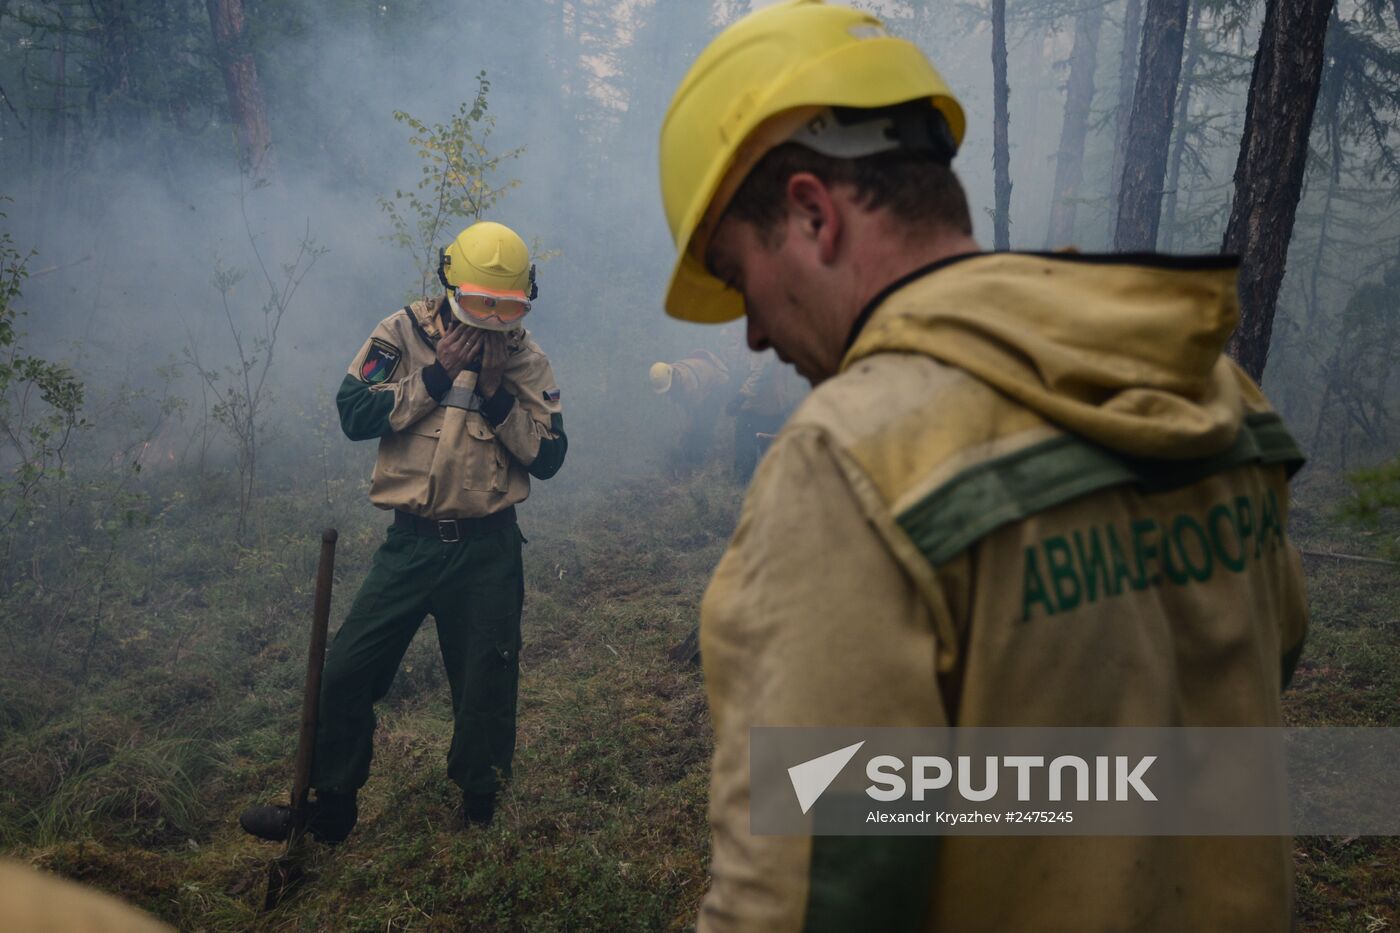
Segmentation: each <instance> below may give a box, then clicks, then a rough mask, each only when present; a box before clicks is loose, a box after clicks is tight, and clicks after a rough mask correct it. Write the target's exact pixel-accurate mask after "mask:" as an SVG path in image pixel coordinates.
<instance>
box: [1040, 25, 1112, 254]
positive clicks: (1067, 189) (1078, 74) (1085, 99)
mask: <svg viewBox="0 0 1400 933" xmlns="http://www.w3.org/2000/svg"><path fill="white" fill-rule="evenodd" d="M1102 26H1103V7H1102V6H1099V5H1097V4H1095V5H1093V6H1091V7H1089V8H1088V9H1087V10H1085V11H1084V12H1083V13H1081V14H1080V15H1079V19H1078V21H1077V23H1076V25H1075V29H1074V49H1073V51H1071V52H1070V56H1069V80H1068V82H1067V83H1066V85H1065V122H1064V125H1063V127H1061V129H1060V151H1059V152H1058V153H1057V154H1056V156H1055V193H1054V196H1053V197H1054V200H1053V201H1052V202H1051V207H1050V229H1049V230H1048V231H1047V232H1046V235H1045V248H1046V249H1054V248H1055V247H1057V246H1065V245H1068V244H1070V243H1072V242H1074V215H1075V208H1076V206H1077V202H1078V199H1079V198H1080V196H1081V192H1080V190H1079V185H1080V183H1081V182H1082V181H1083V180H1084V139H1085V137H1087V136H1088V134H1089V110H1090V109H1091V108H1092V107H1093V104H1094V71H1095V70H1096V69H1097V68H1098V66H1099V29H1100V27H1102Z"/></svg>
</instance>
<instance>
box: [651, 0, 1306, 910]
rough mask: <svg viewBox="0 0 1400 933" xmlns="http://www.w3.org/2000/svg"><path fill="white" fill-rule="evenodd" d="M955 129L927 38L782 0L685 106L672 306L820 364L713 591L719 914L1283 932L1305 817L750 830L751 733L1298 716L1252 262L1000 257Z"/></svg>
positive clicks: (1277, 440) (1295, 651)
mask: <svg viewBox="0 0 1400 933" xmlns="http://www.w3.org/2000/svg"><path fill="white" fill-rule="evenodd" d="M964 126H965V118H964V114H963V110H962V107H961V106H960V105H959V103H958V102H957V100H956V99H955V98H954V97H953V94H952V91H951V90H950V89H949V88H948V86H947V85H946V84H945V83H944V81H943V79H942V78H941V77H940V76H939V75H938V73H937V72H936V71H935V70H934V69H933V67H932V66H931V65H930V63H929V62H928V60H927V59H926V58H925V57H924V55H923V54H922V53H921V52H920V51H919V49H918V48H917V47H916V46H914V45H913V44H912V43H909V42H906V41H903V40H901V39H899V38H896V37H894V36H892V35H890V33H889V32H888V31H887V30H886V29H885V27H884V26H883V25H882V24H881V23H880V21H879V20H877V19H875V18H874V17H873V16H870V15H868V14H865V13H861V12H858V11H855V10H851V9H848V8H845V7H841V6H835V5H828V4H825V3H821V2H817V0H789V2H784V3H778V4H774V5H771V6H768V7H765V8H764V9H761V10H759V11H757V12H754V13H751V14H749V15H748V16H746V17H744V18H743V19H742V20H740V21H739V22H737V23H735V24H734V25H732V26H730V27H729V28H728V29H726V30H725V31H724V32H723V33H721V34H720V35H719V37H718V38H716V39H715V40H714V41H713V42H712V43H711V44H710V45H709V46H708V47H707V48H706V49H705V50H704V51H703V52H702V53H701V54H700V57H699V58H698V59H697V61H696V62H695V64H694V66H693V67H692V68H691V70H690V72H689V74H687V75H686V77H685V79H684V80H683V81H682V83H681V86H680V88H679V89H678V90H677V92H676V95H675V97H674V99H673V100H672V103H671V106H670V109H669V111H668V113H667V115H666V120H665V123H664V125H663V127H662V131H661V145H660V152H661V185H662V195H663V200H664V203H665V209H666V215H667V220H668V223H669V224H670V228H671V233H672V236H673V237H674V239H675V242H676V246H677V249H678V257H677V261H676V265H675V269H674V271H673V274H672V278H671V282H670V286H669V290H668V295H667V299H666V309H667V311H668V313H670V314H671V315H672V316H675V317H679V318H682V319H686V320H692V321H699V322H709V323H722V322H724V321H729V320H734V319H737V318H739V317H741V316H744V317H746V319H747V326H748V342H749V346H750V348H751V349H753V350H754V351H762V350H764V349H767V348H769V347H772V348H774V349H775V350H776V351H777V354H778V356H779V357H780V358H782V359H783V360H784V361H786V362H790V363H792V364H794V365H795V366H796V368H797V370H798V371H799V372H800V373H801V374H802V375H804V376H805V377H806V378H807V379H808V380H809V381H810V382H811V383H812V384H813V386H814V387H815V388H814V390H813V392H812V393H811V395H809V396H808V397H807V399H806V400H805V401H804V402H803V403H802V405H801V406H800V407H799V408H798V410H797V411H796V412H795V413H794V414H793V416H792V418H791V419H789V421H788V423H787V424H786V425H785V426H784V427H783V429H782V431H781V433H780V434H779V435H778V438H777V440H776V441H775V442H774V443H773V446H772V448H771V449H770V450H769V451H768V453H767V454H766V455H765V456H764V458H763V462H762V463H761V464H760V465H759V467H758V470H757V472H756V473H755V475H754V479H753V484H752V486H751V488H750V490H749V493H748V498H747V500H746V502H745V503H744V508H743V511H742V513H741V516H740V519H739V526H738V528H737V530H736V531H735V533H734V537H733V539H732V540H731V542H730V545H729V549H728V551H727V552H726V553H725V555H724V557H723V558H722V559H721V561H720V563H719V565H718V567H717V568H716V570H715V573H714V577H713V579H712V580H711V583H710V586H709V589H708V590H707V592H706V594H705V598H704V601H703V604H702V606H701V623H700V629H701V634H700V644H701V648H702V663H703V665H704V673H705V684H706V690H707V693H708V699H709V704H710V711H711V714H712V719H713V724H714V734H715V754H714V760H713V764H712V769H711V783H710V795H709V807H710V823H711V830H712V854H711V861H710V870H711V874H712V881H711V884H710V888H709V890H708V892H707V893H706V895H705V897H704V901H703V903H702V906H701V913H700V918H699V928H700V931H701V933H716V931H721V930H754V931H765V933H771V931H787V930H799V929H830V930H881V931H893V930H956V931H959V933H966V931H980V930H986V931H1022V930H1036V931H1051V930H1063V931H1075V933H1079V931H1088V930H1117V929H1122V930H1137V931H1163V933H1167V931H1183V930H1287V929H1288V928H1289V926H1290V923H1291V914H1292V909H1291V905H1292V861H1291V859H1292V845H1291V840H1290V839H1288V838H1286V837H1285V838H1278V837H1209V838H1185V837H1170V836H1154V837H1127V836H1119V837H1084V838H1074V837H1068V836H1059V837H1055V836H1040V837H1009V836H1008V837H1001V838H996V837H974V836H949V837H944V838H941V839H938V840H934V839H932V838H928V837H923V838H919V837H898V836H858V837H827V836H796V835H789V836H768V835H755V834H753V833H752V832H751V831H750V823H749V817H750V814H749V802H750V791H751V788H750V770H749V765H750V758H749V755H750V746H749V741H750V729H751V727H754V726H799V727H801V726H826V727H834V726H858V727H872V726H886V727H889V726H893V727H920V726H923V727H938V726H960V727H962V726H984V727H1000V726H1034V727H1066V726H1095V727H1120V726H1278V725H1279V724H1280V722H1281V719H1282V711H1281V701H1280V693H1281V691H1282V689H1283V687H1284V686H1285V685H1286V684H1287V682H1288V679H1289V677H1290V675H1291V672H1292V668H1293V665H1294V663H1295V662H1296V661H1297V659H1298V656H1299V654H1300V652H1301V650H1302V644H1303V635H1304V631H1305V628H1306V601H1305V598H1304V593H1303V578H1302V569H1301V566H1300V561H1299V558H1298V553H1297V551H1296V549H1295V548H1294V547H1293V546H1292V544H1291V543H1290V542H1289V540H1288V536H1287V532H1286V529H1287V521H1288V507H1289V487H1288V480H1289V477H1290V476H1292V475H1293V473H1294V472H1295V471H1296V470H1297V469H1298V468H1299V466H1300V464H1301V462H1302V457H1301V454H1300V453H1299V451H1298V448H1297V446H1296V445H1295V444H1294V442H1293V439H1292V438H1291V437H1290V436H1289V433H1288V431H1287V430H1286V429H1285V427H1284V425H1283V423H1282V421H1281V420H1280V419H1279V417H1278V415H1277V414H1275V413H1274V411H1273V410H1272V408H1271V407H1270V405H1269V403H1268V402H1267V401H1266V399H1265V398H1264V396H1263V395H1262V394H1261V393H1260V391H1259V389H1258V387H1257V386H1255V385H1254V383H1253V382H1251V381H1250V380H1249V378H1248V377H1247V376H1246V375H1245V374H1244V373H1243V372H1242V371H1241V370H1240V368H1239V367H1238V366H1236V365H1235V364H1234V363H1233V362H1232V361H1231V360H1229V359H1227V358H1226V357H1225V356H1223V355H1222V350H1223V348H1224V346H1225V343H1226V340H1227V339H1228V337H1229V336H1230V333H1231V331H1232V330H1233V329H1234V327H1235V325H1236V323H1237V321H1238V319H1239V303H1238V298H1237V295H1236V264H1235V262H1234V260H1233V259H1231V258H1227V257H1221V256H1207V257H1199V258H1177V257H1165V256H1152V255H1136V256H1105V255H1098V256H1096V255H1077V254H1067V255H1054V256H1049V255H1041V254H1018V253H984V252H982V251H981V250H980V248H979V246H978V244H977V243H976V241H975V240H974V239H973V236H972V223H971V212H970V210H969V208H968V204H967V200H966V197H965V195H964V193H963V189H962V185H961V183H960V182H959V180H958V178H957V176H956V175H955V174H954V172H953V170H952V168H951V160H952V159H953V157H954V155H955V154H956V152H957V148H958V146H959V144H960V143H961V141H962V138H963V132H964ZM1200 529H1213V530H1212V531H1211V532H1210V536H1211V540H1212V541H1213V542H1214V544H1213V545H1212V546H1211V547H1212V550H1211V551H1209V552H1207V556H1210V555H1214V556H1213V557H1212V559H1211V560H1206V557H1204V556H1202V554H1201V547H1203V546H1205V545H1204V544H1203V542H1204V541H1205V534H1206V533H1205V532H1204V531H1203V532H1202V537H1201V538H1200V539H1196V538H1193V537H1192V536H1191V534H1190V533H1189V532H1191V531H1192V530H1200ZM1067 542H1074V543H1075V544H1078V545H1081V547H1080V548H1079V550H1078V551H1076V550H1075V544H1071V543H1067ZM1215 545H1219V546H1218V547H1216V546H1215ZM935 842H936V843H937V844H935Z"/></svg>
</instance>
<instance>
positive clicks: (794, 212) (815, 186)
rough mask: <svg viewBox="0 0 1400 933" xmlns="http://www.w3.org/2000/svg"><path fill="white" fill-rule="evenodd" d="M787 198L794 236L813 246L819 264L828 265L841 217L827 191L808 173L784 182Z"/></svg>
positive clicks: (837, 238) (824, 186)
mask: <svg viewBox="0 0 1400 933" xmlns="http://www.w3.org/2000/svg"><path fill="white" fill-rule="evenodd" d="M787 197H788V210H789V212H790V214H791V218H790V220H791V222H793V223H794V224H795V225H796V232H797V233H798V234H799V235H801V236H803V237H804V238H806V239H809V240H811V241H812V242H813V243H814V244H815V245H816V247H817V256H818V258H819V259H820V260H821V261H822V262H823V263H829V262H831V261H832V259H834V258H835V256H836V245H837V242H838V240H839V239H840V236H841V213H840V211H839V210H838V209H837V206H836V201H835V199H834V198H833V197H832V192H831V189H830V188H829V187H827V185H826V182H824V181H822V180H821V179H820V178H818V177H817V176H816V175H813V174H812V173H811V172H796V173H794V174H793V175H792V177H790V178H789V179H788V183H787Z"/></svg>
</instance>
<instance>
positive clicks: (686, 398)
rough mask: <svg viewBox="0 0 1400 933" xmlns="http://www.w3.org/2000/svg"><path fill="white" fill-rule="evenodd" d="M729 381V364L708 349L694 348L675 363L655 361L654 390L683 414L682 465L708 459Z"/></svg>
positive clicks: (653, 365) (679, 463)
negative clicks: (671, 402)
mask: <svg viewBox="0 0 1400 933" xmlns="http://www.w3.org/2000/svg"><path fill="white" fill-rule="evenodd" d="M728 383H729V367H727V366H725V365H724V361H723V360H721V359H720V358H719V357H718V356H715V355H714V354H713V353H711V352H710V351H709V350H695V351H693V352H692V353H691V354H690V355H689V356H687V357H686V358H685V359H682V360H676V361H675V362H674V363H653V364H652V367H651V388H652V391H653V392H655V393H656V394H657V395H664V396H666V397H667V398H670V399H671V400H673V401H674V402H675V403H676V408H677V409H678V410H679V411H680V414H681V418H682V422H683V423H682V425H681V443H680V449H679V450H678V451H677V456H676V459H677V461H678V465H679V466H682V467H686V468H689V467H696V466H699V465H701V464H703V463H704V462H705V459H706V457H707V456H708V454H709V452H710V450H711V448H712V447H713V446H714V443H713V442H714V433H715V419H716V418H718V417H719V409H720V401H721V398H722V397H723V393H724V387H725V386H726V385H728Z"/></svg>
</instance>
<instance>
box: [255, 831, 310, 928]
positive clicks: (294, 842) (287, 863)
mask: <svg viewBox="0 0 1400 933" xmlns="http://www.w3.org/2000/svg"><path fill="white" fill-rule="evenodd" d="M300 842H301V837H300V835H299V834H298V835H295V836H293V837H292V838H291V839H290V840H288V842H287V851H285V852H283V853H282V854H281V855H279V856H278V857H277V858H275V859H273V860H272V862H271V863H270V864H269V865H268V866H267V893H266V894H265V895H264V896H263V910H265V911H267V910H272V909H273V908H274V907H276V906H277V905H278V904H279V903H281V902H282V899H283V898H285V897H286V896H287V895H289V894H291V893H292V892H293V891H295V890H296V889H297V888H298V887H300V886H301V883H302V882H303V881H304V880H306V858H305V851H306V847H305V846H302V845H300V844H299V843H300Z"/></svg>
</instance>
